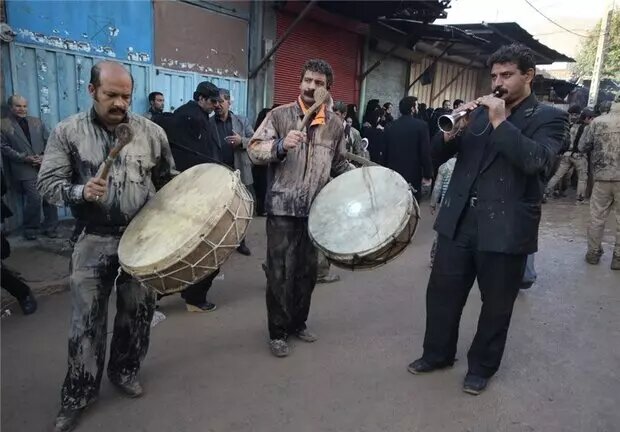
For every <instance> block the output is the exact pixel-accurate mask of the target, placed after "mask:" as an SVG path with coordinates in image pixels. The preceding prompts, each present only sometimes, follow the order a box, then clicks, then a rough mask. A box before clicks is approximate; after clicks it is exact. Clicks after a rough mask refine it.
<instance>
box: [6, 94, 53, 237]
mask: <svg viewBox="0 0 620 432" xmlns="http://www.w3.org/2000/svg"><path fill="white" fill-rule="evenodd" d="M7 104H8V105H9V110H10V112H9V115H8V116H7V117H6V118H3V119H2V126H1V131H2V132H1V138H0V141H1V143H2V156H4V157H6V158H7V159H8V161H9V165H10V174H11V178H12V180H13V181H14V182H15V183H16V184H17V185H18V186H19V188H20V190H21V192H22V195H23V197H24V237H25V238H26V240H36V238H37V234H38V231H39V229H40V228H41V207H43V215H44V222H43V226H42V228H43V233H44V234H45V235H47V236H48V237H51V238H55V237H56V236H57V233H56V228H57V225H58V212H57V209H56V207H54V206H52V205H50V204H48V203H47V202H46V201H45V200H42V199H41V195H39V192H38V191H37V175H38V174H39V169H40V168H41V162H42V160H43V152H44V151H45V145H46V143H47V138H48V136H49V133H48V131H47V129H46V128H45V125H44V124H43V123H42V122H41V120H40V119H38V118H36V117H31V116H29V115H28V101H27V100H26V98H24V97H22V96H19V95H13V96H11V97H10V98H9V100H8V101H7Z"/></svg>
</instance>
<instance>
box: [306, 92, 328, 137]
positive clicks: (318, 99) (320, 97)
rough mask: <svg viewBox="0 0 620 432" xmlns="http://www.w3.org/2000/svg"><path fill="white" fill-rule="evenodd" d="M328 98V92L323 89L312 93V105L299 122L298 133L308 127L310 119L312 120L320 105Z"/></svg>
mask: <svg viewBox="0 0 620 432" xmlns="http://www.w3.org/2000/svg"><path fill="white" fill-rule="evenodd" d="M328 98H329V92H328V91H327V89H326V88H325V87H319V88H318V89H316V90H315V91H314V103H313V104H312V106H311V107H310V108H309V109H308V111H307V112H306V114H305V115H304V118H303V120H302V121H301V127H300V128H299V130H300V131H303V130H304V129H305V128H306V126H308V123H310V119H311V118H312V116H313V115H314V113H316V112H317V111H318V110H319V108H321V105H323V104H324V103H325V101H326V100H327V99H328Z"/></svg>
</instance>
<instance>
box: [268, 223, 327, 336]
mask: <svg viewBox="0 0 620 432" xmlns="http://www.w3.org/2000/svg"><path fill="white" fill-rule="evenodd" d="M317 258H318V257H317V250H316V248H315V247H314V245H313V244H312V242H311V241H310V236H309V235H308V218H297V217H285V216H269V217H267V271H266V272H267V320H268V322H269V337H270V338H271V339H285V340H286V339H287V337H288V335H290V334H295V333H297V332H299V331H301V330H304V329H305V328H306V320H307V319H308V313H309V311H310V300H311V297H312V291H313V290H314V285H315V284H316V278H317Z"/></svg>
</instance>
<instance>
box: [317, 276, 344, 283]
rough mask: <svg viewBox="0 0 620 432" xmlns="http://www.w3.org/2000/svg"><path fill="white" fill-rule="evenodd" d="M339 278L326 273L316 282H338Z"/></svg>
mask: <svg viewBox="0 0 620 432" xmlns="http://www.w3.org/2000/svg"><path fill="white" fill-rule="evenodd" d="M339 280H340V276H338V275H334V274H330V275H327V276H325V277H322V278H319V279H317V280H316V283H319V284H329V283H334V282H338V281H339Z"/></svg>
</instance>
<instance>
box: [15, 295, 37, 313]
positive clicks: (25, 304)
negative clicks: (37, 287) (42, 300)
mask: <svg viewBox="0 0 620 432" xmlns="http://www.w3.org/2000/svg"><path fill="white" fill-rule="evenodd" d="M18 302H19V307H21V309H22V312H23V314H24V315H32V314H33V313H35V312H36V311H37V300H36V299H35V298H34V296H33V295H32V293H30V294H28V295H27V296H26V297H24V298H23V299H22V300H18Z"/></svg>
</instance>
